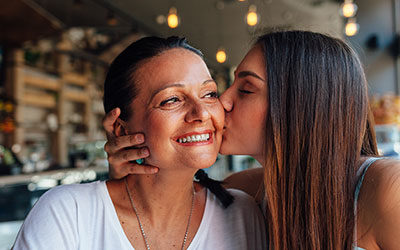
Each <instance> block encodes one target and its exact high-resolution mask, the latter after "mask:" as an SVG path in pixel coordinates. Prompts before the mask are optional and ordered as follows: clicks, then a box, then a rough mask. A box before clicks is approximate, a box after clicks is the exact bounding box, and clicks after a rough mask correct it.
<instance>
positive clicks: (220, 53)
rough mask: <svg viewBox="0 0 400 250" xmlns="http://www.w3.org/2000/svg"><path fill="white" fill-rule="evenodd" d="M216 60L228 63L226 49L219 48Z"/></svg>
mask: <svg viewBox="0 0 400 250" xmlns="http://www.w3.org/2000/svg"><path fill="white" fill-rule="evenodd" d="M215 58H216V59H217V62H219V63H224V62H225V61H226V53H225V49H223V48H219V49H218V51H217V54H216V55H215Z"/></svg>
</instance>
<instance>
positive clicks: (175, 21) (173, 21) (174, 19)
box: [167, 7, 179, 29]
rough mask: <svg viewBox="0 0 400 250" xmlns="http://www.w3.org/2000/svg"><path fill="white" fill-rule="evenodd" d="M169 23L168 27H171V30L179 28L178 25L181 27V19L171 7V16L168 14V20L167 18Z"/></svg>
mask: <svg viewBox="0 0 400 250" xmlns="http://www.w3.org/2000/svg"><path fill="white" fill-rule="evenodd" d="M167 23H168V26H169V27H170V28H171V29H175V28H176V27H178V25H179V18H178V15H177V11H176V8H174V7H171V8H170V9H169V14H168V18H167Z"/></svg>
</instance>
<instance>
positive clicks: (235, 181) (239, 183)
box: [224, 168, 264, 198]
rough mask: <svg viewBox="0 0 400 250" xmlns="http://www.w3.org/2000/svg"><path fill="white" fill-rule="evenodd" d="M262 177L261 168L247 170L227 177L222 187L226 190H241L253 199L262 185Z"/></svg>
mask: <svg viewBox="0 0 400 250" xmlns="http://www.w3.org/2000/svg"><path fill="white" fill-rule="evenodd" d="M263 176H264V169H263V168H252V169H247V170H244V171H240V172H237V173H234V174H232V175H230V176H228V177H227V178H226V179H225V180H224V186H225V187H226V188H235V189H239V190H242V191H243V192H245V193H247V194H249V195H250V196H252V197H253V198H256V195H257V193H258V192H259V191H260V188H261V187H262V184H263Z"/></svg>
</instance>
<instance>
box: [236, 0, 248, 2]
mask: <svg viewBox="0 0 400 250" xmlns="http://www.w3.org/2000/svg"><path fill="white" fill-rule="evenodd" d="M238 1H239V2H244V1H246V0H238Z"/></svg>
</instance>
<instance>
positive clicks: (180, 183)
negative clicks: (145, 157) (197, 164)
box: [126, 169, 194, 223]
mask: <svg viewBox="0 0 400 250" xmlns="http://www.w3.org/2000/svg"><path fill="white" fill-rule="evenodd" d="M193 176H194V171H193V170H192V169H189V170H188V171H182V172H178V171H176V170H165V169H164V170H163V169H160V170H159V172H158V173H157V174H154V175H129V176H128V177H126V178H127V184H128V188H129V190H130V193H131V195H132V199H133V202H134V204H135V206H136V207H137V209H138V210H140V212H139V213H141V214H143V215H144V216H146V217H147V218H148V219H149V220H150V221H151V223H157V222H159V221H164V222H166V223H168V219H167V218H170V219H171V220H172V219H174V218H176V217H175V216H174V215H177V216H179V215H180V214H182V213H185V212H186V210H189V209H190V207H191V203H192V199H193V195H194V194H193V191H194V186H193ZM166 220H167V221H166Z"/></svg>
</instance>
